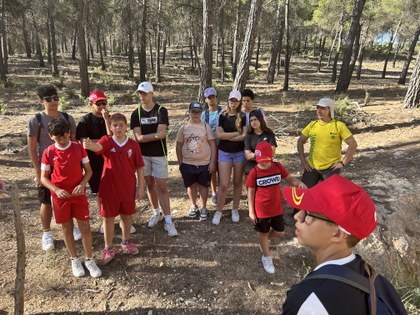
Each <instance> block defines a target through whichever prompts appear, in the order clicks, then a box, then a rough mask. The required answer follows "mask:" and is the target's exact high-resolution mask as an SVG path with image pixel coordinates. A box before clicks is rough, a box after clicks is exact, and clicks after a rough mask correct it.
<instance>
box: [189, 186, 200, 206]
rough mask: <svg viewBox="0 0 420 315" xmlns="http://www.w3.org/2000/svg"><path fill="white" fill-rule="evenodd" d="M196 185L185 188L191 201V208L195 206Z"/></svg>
mask: <svg viewBox="0 0 420 315" xmlns="http://www.w3.org/2000/svg"><path fill="white" fill-rule="evenodd" d="M197 185H198V184H197V183H194V184H192V185H191V186H190V187H188V188H187V194H188V197H189V198H190V201H191V206H196V205H197Z"/></svg>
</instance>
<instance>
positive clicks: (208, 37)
mask: <svg viewBox="0 0 420 315" xmlns="http://www.w3.org/2000/svg"><path fill="white" fill-rule="evenodd" d="M210 1H211V0H203V60H202V62H201V67H200V70H201V71H200V87H199V90H198V99H199V100H200V102H203V101H204V97H203V91H204V89H205V88H206V87H209V86H211V85H212V70H213V46H212V39H213V32H212V27H211V24H212V16H211V9H210Z"/></svg>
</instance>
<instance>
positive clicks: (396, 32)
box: [382, 18, 402, 79]
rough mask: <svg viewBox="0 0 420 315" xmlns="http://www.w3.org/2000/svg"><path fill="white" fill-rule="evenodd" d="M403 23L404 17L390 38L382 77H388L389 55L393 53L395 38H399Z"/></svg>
mask: <svg viewBox="0 0 420 315" xmlns="http://www.w3.org/2000/svg"><path fill="white" fill-rule="evenodd" d="M401 23H402V18H401V19H400V21H399V22H398V25H397V27H396V28H395V32H394V33H393V34H392V36H391V38H390V40H389V44H388V49H387V51H386V55H385V61H384V67H383V69H382V79H385V77H386V68H387V66H388V60H389V56H390V55H391V51H392V47H393V46H394V42H395V38H397V36H398V32H399V31H400V27H401Z"/></svg>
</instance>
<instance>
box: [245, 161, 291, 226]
mask: <svg viewBox="0 0 420 315" xmlns="http://www.w3.org/2000/svg"><path fill="white" fill-rule="evenodd" d="M287 176H289V172H287V170H286V169H285V168H284V166H283V165H281V164H280V163H279V162H272V163H271V166H270V167H269V168H268V169H266V170H263V169H261V168H259V167H258V165H257V166H255V167H254V168H253V169H252V170H251V172H250V173H249V175H248V178H247V180H246V186H247V187H256V190H255V214H256V215H257V217H258V218H260V219H263V218H271V217H274V216H277V215H280V214H283V206H282V203H281V196H282V194H281V187H280V182H281V179H282V178H285V177H287Z"/></svg>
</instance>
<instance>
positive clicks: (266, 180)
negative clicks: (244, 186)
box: [257, 174, 281, 187]
mask: <svg viewBox="0 0 420 315" xmlns="http://www.w3.org/2000/svg"><path fill="white" fill-rule="evenodd" d="M280 182H281V175H280V174H276V175H271V176H265V177H259V178H257V187H269V186H273V185H279V184H280Z"/></svg>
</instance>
